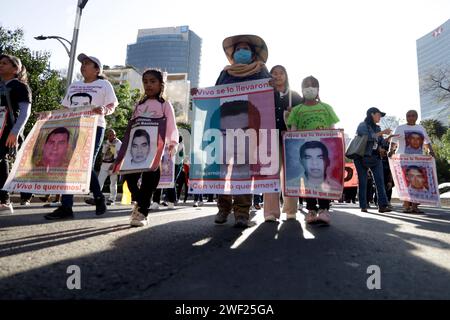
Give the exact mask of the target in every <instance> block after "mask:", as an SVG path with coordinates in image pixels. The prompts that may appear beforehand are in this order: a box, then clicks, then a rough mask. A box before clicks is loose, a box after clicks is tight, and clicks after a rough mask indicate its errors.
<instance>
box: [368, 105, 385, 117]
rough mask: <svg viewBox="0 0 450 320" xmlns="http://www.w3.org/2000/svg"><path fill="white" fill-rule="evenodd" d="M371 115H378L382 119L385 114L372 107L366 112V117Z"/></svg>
mask: <svg viewBox="0 0 450 320" xmlns="http://www.w3.org/2000/svg"><path fill="white" fill-rule="evenodd" d="M372 113H380V114H381V116H382V117H384V116H385V115H386V112H381V111H380V109H378V108H375V107H372V108H370V109H369V110H367V115H369V114H372Z"/></svg>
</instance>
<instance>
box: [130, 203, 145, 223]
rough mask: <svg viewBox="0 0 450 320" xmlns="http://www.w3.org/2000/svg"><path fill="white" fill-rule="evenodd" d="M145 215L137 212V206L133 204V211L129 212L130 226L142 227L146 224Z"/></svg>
mask: <svg viewBox="0 0 450 320" xmlns="http://www.w3.org/2000/svg"><path fill="white" fill-rule="evenodd" d="M147 224H148V222H147V217H146V216H144V215H143V214H142V213H140V212H139V207H138V206H135V207H134V208H133V212H131V217H130V226H132V227H144V226H147Z"/></svg>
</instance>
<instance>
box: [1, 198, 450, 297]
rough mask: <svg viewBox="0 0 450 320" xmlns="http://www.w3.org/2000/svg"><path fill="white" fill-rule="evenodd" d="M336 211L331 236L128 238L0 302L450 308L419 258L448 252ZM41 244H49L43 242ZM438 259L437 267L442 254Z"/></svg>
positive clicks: (180, 233)
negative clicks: (73, 284)
mask: <svg viewBox="0 0 450 320" xmlns="http://www.w3.org/2000/svg"><path fill="white" fill-rule="evenodd" d="M333 209H334V212H333V214H332V216H333V217H332V219H333V220H332V226H330V227H327V228H320V227H309V226H308V227H307V228H306V229H303V228H302V224H301V223H299V221H283V222H282V223H281V224H280V223H278V222H277V223H261V224H258V225H257V226H255V227H253V228H249V229H246V230H240V229H235V228H232V227H231V226H232V223H233V221H232V220H233V218H232V217H230V219H229V220H230V221H228V222H227V223H226V224H225V225H223V226H216V225H214V224H213V223H212V221H213V217H212V216H205V217H197V218H192V217H189V216H186V220H183V221H179V220H178V221H172V222H166V223H162V224H158V225H154V226H152V227H149V228H144V229H137V230H136V231H135V232H130V233H129V234H127V235H125V236H121V237H120V238H118V239H117V240H115V241H114V242H113V243H112V248H111V249H108V250H105V251H102V252H96V253H93V254H91V255H87V256H82V257H77V258H72V259H65V260H61V261H59V262H57V263H53V264H51V265H47V266H44V267H39V268H36V269H32V270H29V271H27V272H22V273H17V274H14V275H12V276H9V277H4V278H2V279H0V296H1V297H2V298H3V299H31V298H33V299H158V300H159V299H167V300H170V299H182V300H189V299H275V300H276V299H449V298H450V292H449V290H448V283H450V273H449V270H448V268H445V267H442V266H440V265H439V263H438V262H439V261H438V260H433V257H429V256H427V255H426V254H425V255H423V254H421V251H423V250H424V249H423V246H424V245H425V246H426V247H427V248H430V250H431V247H432V249H434V250H442V254H445V253H446V254H447V255H448V252H446V251H447V250H446V249H447V248H448V245H447V244H446V243H445V242H442V241H439V240H436V239H433V238H429V237H426V236H418V235H411V234H408V233H405V232H402V231H399V226H398V224H396V223H389V222H386V221H382V220H379V219H377V217H372V216H371V215H367V216H364V217H360V216H357V215H355V214H351V213H348V212H346V211H344V210H345V208H344V207H339V206H333ZM150 219H151V218H150ZM155 219H156V217H155ZM297 219H302V215H300V214H299V215H298V217H297ZM396 219H397V217H396ZM154 221H156V220H154ZM414 223H416V222H414ZM418 227H419V228H420V227H421V224H420V222H419V223H418ZM121 228H125V227H124V226H120V225H119V226H115V227H108V228H100V229H96V230H92V231H91V230H72V231H73V235H71V237H72V238H70V237H68V238H63V239H62V240H61V243H64V241H66V242H68V241H73V237H75V238H76V237H80V238H82V237H83V236H85V237H86V236H87V237H93V236H95V235H96V234H95V232H98V233H99V235H101V234H102V233H106V232H113V231H115V230H120V229H121ZM439 228H441V229H440V232H447V233H448V232H450V225H442V226H440V227H439ZM102 229H103V230H102ZM428 230H430V229H428ZM83 233H85V234H83ZM42 236H43V238H44V239H45V237H46V235H42ZM64 236H65V235H64V234H62V235H61V237H64ZM57 238H58V235H56V234H54V235H51V237H50V239H52V240H53V241H58V240H57ZM91 241H92V239H91ZM27 244H28V245H32V243H27ZM430 244H436V247H434V246H433V245H430ZM2 245H3V244H2ZM17 250H20V249H19V248H18V249H17ZM18 252H20V251H18ZM16 253H17V252H16ZM436 254H437V255H438V257H439V254H441V253H440V252H436ZM446 259H448V257H447V258H446ZM70 265H78V266H79V267H80V268H81V270H82V271H81V272H82V274H81V283H82V289H81V290H68V289H67V287H66V281H67V277H68V276H69V275H68V274H67V273H66V271H67V267H68V266H70ZM371 265H376V266H379V267H380V270H381V289H380V290H369V289H368V287H367V281H368V278H369V276H370V274H368V273H367V268H368V267H369V266H371Z"/></svg>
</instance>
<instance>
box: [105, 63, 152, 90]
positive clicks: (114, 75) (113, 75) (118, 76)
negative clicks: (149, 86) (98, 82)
mask: <svg viewBox="0 0 450 320" xmlns="http://www.w3.org/2000/svg"><path fill="white" fill-rule="evenodd" d="M103 74H104V75H105V76H106V77H107V78H108V80H109V82H111V83H112V84H122V83H124V82H128V83H129V84H130V88H131V89H139V91H141V92H144V86H143V85H142V76H141V74H140V73H139V72H138V71H136V70H135V69H134V68H133V67H129V66H114V67H113V68H104V69H103Z"/></svg>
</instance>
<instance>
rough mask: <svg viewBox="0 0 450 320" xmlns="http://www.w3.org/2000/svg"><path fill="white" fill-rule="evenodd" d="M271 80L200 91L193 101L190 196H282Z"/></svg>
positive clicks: (193, 97) (201, 89)
mask: <svg viewBox="0 0 450 320" xmlns="http://www.w3.org/2000/svg"><path fill="white" fill-rule="evenodd" d="M269 80H270V79H262V80H255V81H246V82H240V83H233V84H227V85H220V86H215V87H209V88H200V89H198V91H197V93H196V94H194V95H193V96H192V101H193V123H192V140H191V154H190V157H191V161H190V162H191V168H190V177H189V180H190V186H189V193H194V194H195V193H197V194H199V193H214V194H250V193H263V192H279V191H280V179H279V146H278V143H279V142H278V141H279V139H278V131H277V130H276V129H275V112H274V94H273V87H272V86H270V85H269Z"/></svg>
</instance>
